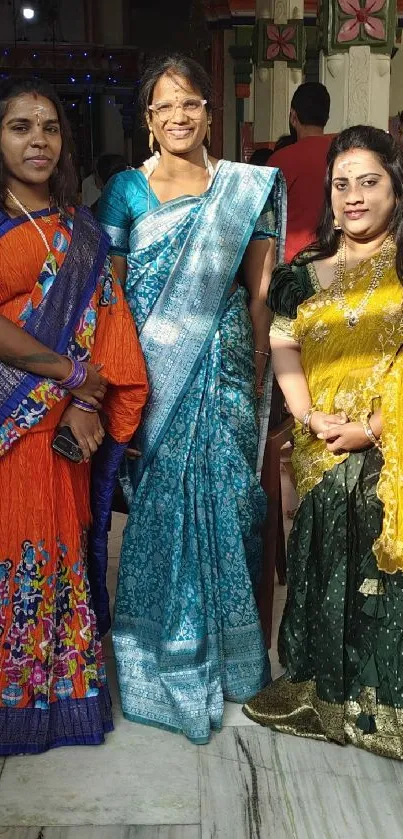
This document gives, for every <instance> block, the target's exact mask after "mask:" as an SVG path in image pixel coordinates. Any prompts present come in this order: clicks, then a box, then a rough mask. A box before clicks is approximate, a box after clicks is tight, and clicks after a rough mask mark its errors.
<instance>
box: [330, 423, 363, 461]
mask: <svg viewBox="0 0 403 839" xmlns="http://www.w3.org/2000/svg"><path fill="white" fill-rule="evenodd" d="M317 436H318V438H319V440H324V441H325V443H326V444H327V445H326V448H327V449H328V451H329V452H333V454H342V453H343V452H357V451H361V450H362V449H369V448H370V447H371V446H372V443H371V441H370V440H369V439H368V437H367V435H366V433H365V431H364V427H363V425H362V423H361V422H348V423H346V424H345V425H342V426H341V425H330V426H329V427H328V428H327V429H326V430H325V431H322V432H320V433H319V434H318V435H317Z"/></svg>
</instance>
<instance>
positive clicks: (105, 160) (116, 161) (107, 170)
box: [91, 152, 127, 216]
mask: <svg viewBox="0 0 403 839" xmlns="http://www.w3.org/2000/svg"><path fill="white" fill-rule="evenodd" d="M125 169H127V164H126V161H125V159H124V157H123V155H121V154H110V153H109V152H108V153H106V154H101V155H100V156H99V157H98V160H97V162H96V164H95V167H94V177H95V184H96V186H97V188H98V189H99V191H100V194H99V196H98V198H97V200H96V201H94V203H93V204H91V211H92V212H93V213H94V216H96V214H97V211H98V204H99V198H100V196H101V194H102V190H103V189H104V187H105V186H106V184H107V183H108V181H109V179H110V178H112V177H113V176H114V175H117V174H118V172H124V171H125Z"/></svg>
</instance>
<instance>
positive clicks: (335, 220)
mask: <svg viewBox="0 0 403 839" xmlns="http://www.w3.org/2000/svg"><path fill="white" fill-rule="evenodd" d="M333 227H334V229H335V230H341V227H340V225H339V222H338V221H337V218H336V217H335V218H334V219H333Z"/></svg>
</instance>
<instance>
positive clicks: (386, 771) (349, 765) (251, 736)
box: [200, 725, 403, 839]
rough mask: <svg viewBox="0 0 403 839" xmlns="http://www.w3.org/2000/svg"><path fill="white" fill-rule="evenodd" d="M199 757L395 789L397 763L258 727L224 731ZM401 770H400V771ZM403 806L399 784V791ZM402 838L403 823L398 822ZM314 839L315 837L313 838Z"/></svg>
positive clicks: (348, 748) (349, 748)
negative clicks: (381, 785)
mask: <svg viewBox="0 0 403 839" xmlns="http://www.w3.org/2000/svg"><path fill="white" fill-rule="evenodd" d="M200 753H201V754H206V755H207V756H208V757H210V756H211V757H217V758H220V759H221V760H222V761H224V762H227V761H230V762H231V761H232V762H235V763H239V764H245V765H249V764H250V763H252V764H253V766H255V767H256V768H262V769H268V770H270V771H274V772H281V773H283V774H284V773H285V774H304V773H310V774H312V775H316V776H318V778H319V777H320V778H325V777H327V776H329V777H347V778H351V779H355V780H361V781H365V782H366V781H371V782H374V783H379V782H382V783H385V784H390V785H391V786H394V787H396V788H397V787H398V786H399V785H398V783H397V779H396V770H399V769H400V767H401V764H400V763H397V762H396V761H393V760H389V759H387V758H382V757H378V756H376V755H372V754H370V753H369V752H365V751H363V750H361V749H356V748H355V747H353V746H344V747H343V746H338V745H336V744H335V743H326V742H321V741H318V740H312V739H309V738H304V737H294V736H292V735H290V734H280V733H279V732H275V731H272V730H271V729H270V728H264V727H262V726H260V725H254V726H253V727H245V728H238V729H234V728H226V729H224V730H223V731H221V732H220V733H217V734H216V735H214V737H213V739H212V741H211V742H210V743H209V744H208V745H207V746H200ZM402 768H403V767H402ZM401 794H402V803H403V784H402V789H401ZM402 837H403V820H402ZM315 839H316V837H315Z"/></svg>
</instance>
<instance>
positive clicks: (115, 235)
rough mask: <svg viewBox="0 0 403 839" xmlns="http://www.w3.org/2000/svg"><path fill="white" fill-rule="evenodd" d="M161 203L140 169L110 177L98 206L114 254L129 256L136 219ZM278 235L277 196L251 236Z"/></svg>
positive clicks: (260, 217)
mask: <svg viewBox="0 0 403 839" xmlns="http://www.w3.org/2000/svg"><path fill="white" fill-rule="evenodd" d="M159 206H160V201H159V200H158V198H157V196H156V195H155V192H153V190H152V188H151V187H150V189H149V188H148V180H147V178H146V176H145V175H144V173H143V172H141V171H140V169H128V170H127V171H126V172H119V173H118V174H117V175H115V176H114V177H113V178H111V179H110V181H109V182H108V184H107V186H106V187H105V190H104V192H103V193H102V198H101V200H100V202H99V206H98V220H99V221H100V222H101V224H102V226H103V228H104V230H105V231H106V232H107V233H108V235H109V236H110V239H111V249H110V253H111V254H115V255H116V256H127V255H128V254H129V253H130V251H131V247H130V237H131V231H132V228H133V225H134V223H135V220H136V219H138V218H140V217H141V216H142V215H144V213H147V212H148V211H149V210H155V209H157V207H159ZM271 236H274V237H277V236H278V231H276V229H275V214H274V211H273V198H272V196H271V195H269V196H268V198H267V200H266V202H265V204H264V206H263V208H262V211H261V213H260V214H259V217H258V220H257V222H256V225H255V228H254V230H253V233H252V236H251V239H252V240H253V239H267V238H268V237H271Z"/></svg>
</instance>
